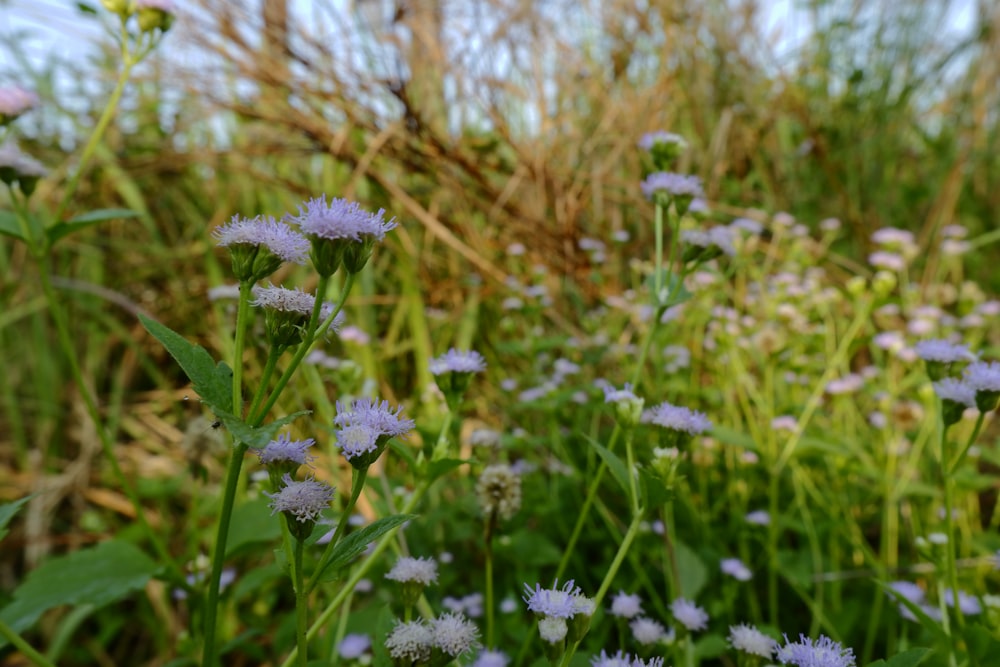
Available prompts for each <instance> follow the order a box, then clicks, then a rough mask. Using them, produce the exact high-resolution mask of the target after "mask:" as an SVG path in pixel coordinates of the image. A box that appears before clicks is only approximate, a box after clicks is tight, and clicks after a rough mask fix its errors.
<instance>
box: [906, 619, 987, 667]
mask: <svg viewBox="0 0 1000 667" xmlns="http://www.w3.org/2000/svg"><path fill="white" fill-rule="evenodd" d="M965 641H966V643H967V644H968V646H969V655H970V656H974V657H975V658H976V660H974V661H973V662H974V663H975V662H978V663H979V664H981V665H986V664H990V663H991V662H992V660H988V659H995V658H996V656H998V655H1000V641H997V639H996V638H995V637H994V636H993V635H992V634H990V631H989V630H987V629H986V628H984V627H983V626H981V625H970V626H968V627H967V628H966V629H965ZM893 667H895V665H894V666H893Z"/></svg>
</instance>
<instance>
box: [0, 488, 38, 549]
mask: <svg viewBox="0 0 1000 667" xmlns="http://www.w3.org/2000/svg"><path fill="white" fill-rule="evenodd" d="M31 498H32V496H25V497H24V498H21V499H20V500H15V501H14V502H11V503H4V504H3V505H0V540H2V539H3V538H5V537H7V533H8V532H9V531H8V530H7V524H8V523H10V520H11V519H13V518H14V515H15V514H17V513H18V511H19V510H20V509H21V508H22V507H24V505H25V504H27V502H28V501H29V500H31Z"/></svg>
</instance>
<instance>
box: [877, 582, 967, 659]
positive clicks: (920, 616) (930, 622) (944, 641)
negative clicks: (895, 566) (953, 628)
mask: <svg viewBox="0 0 1000 667" xmlns="http://www.w3.org/2000/svg"><path fill="white" fill-rule="evenodd" d="M875 583H876V584H878V586H879V587H880V588H881V589H882V590H884V591H885V592H886V594H888V595H889V596H890V597H891V598H893V599H895V600H896V602H898V603H899V604H901V605H903V606H904V607H906V608H907V609H909V610H910V613H912V614H913V615H914V616H915V617H916V618H917V620H918V621H920V625H922V626H923V627H924V629H925V630H927V632H929V633H930V634H931V635H933V637H934V639H935V643H936V644H941V645H944V646H946V645H948V644H950V642H951V638H950V637H948V634H947V633H946V632H945V631H944V630H943V629H942V628H941V625H940V624H939V623H938V622H937V621H935V620H934V619H933V618H931V617H930V616H928V615H927V613H926V612H924V610H923V609H921V608H920V607H918V606H917V605H915V604H914V603H913V602H911V601H910V600H909V599H907V598H906V597H905V596H904V595H903V594H902V593H900V592H899V591H897V590H896V589H895V588H893V587H892V586H888V585H886V584H884V583H882V582H881V581H876V582H875Z"/></svg>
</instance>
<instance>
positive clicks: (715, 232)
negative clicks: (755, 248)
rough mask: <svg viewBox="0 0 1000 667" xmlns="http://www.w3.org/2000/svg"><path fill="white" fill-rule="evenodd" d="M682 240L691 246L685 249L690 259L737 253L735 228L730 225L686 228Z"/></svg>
mask: <svg viewBox="0 0 1000 667" xmlns="http://www.w3.org/2000/svg"><path fill="white" fill-rule="evenodd" d="M681 241H683V242H684V243H686V244H687V245H688V246H690V247H689V248H687V249H685V251H684V257H685V259H687V260H688V261H691V260H693V259H700V260H702V261H707V260H709V259H714V258H715V257H718V256H719V255H720V254H722V255H728V256H729V257H734V256H735V255H736V246H735V245H734V244H733V230H731V229H730V228H729V227H722V226H720V227H712V228H711V229H707V230H701V229H685V230H682V231H681Z"/></svg>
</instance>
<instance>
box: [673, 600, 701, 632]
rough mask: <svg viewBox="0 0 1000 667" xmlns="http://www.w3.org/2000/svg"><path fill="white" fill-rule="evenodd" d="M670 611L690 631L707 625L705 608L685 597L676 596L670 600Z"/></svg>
mask: <svg viewBox="0 0 1000 667" xmlns="http://www.w3.org/2000/svg"><path fill="white" fill-rule="evenodd" d="M670 613H672V614H673V615H674V618H675V619H677V622H678V623H680V624H681V625H683V626H684V627H685V628H687V629H688V630H690V631H692V632H693V631H695V630H704V629H705V628H707V627H708V614H707V613H705V610H704V609H702V608H701V607H699V606H698V605H696V604H695V603H694V602H691V600H688V599H686V598H677V599H676V600H674V601H673V602H671V603H670Z"/></svg>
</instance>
